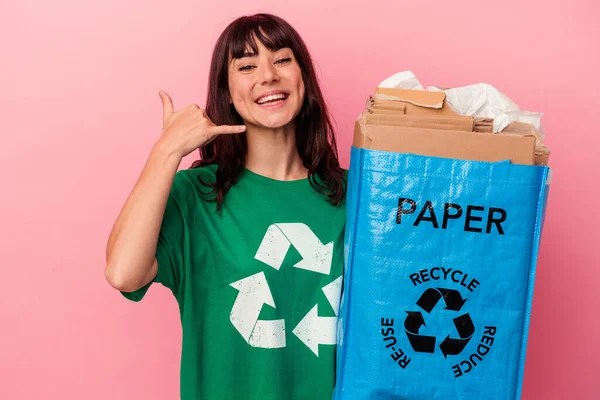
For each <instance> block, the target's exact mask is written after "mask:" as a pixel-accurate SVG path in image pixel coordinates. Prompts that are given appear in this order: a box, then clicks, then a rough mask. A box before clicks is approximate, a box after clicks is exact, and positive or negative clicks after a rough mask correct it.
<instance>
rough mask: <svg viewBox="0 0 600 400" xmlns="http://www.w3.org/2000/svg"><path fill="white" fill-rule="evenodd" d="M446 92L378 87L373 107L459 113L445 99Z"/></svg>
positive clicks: (446, 113) (444, 113)
mask: <svg viewBox="0 0 600 400" xmlns="http://www.w3.org/2000/svg"><path fill="white" fill-rule="evenodd" d="M445 98H446V94H445V93H444V92H428V91H424V90H409V89H390V88H381V87H378V88H376V89H375V96H374V97H373V100H372V103H373V104H372V108H373V109H378V108H385V109H392V108H393V107H403V108H404V114H406V115H458V114H457V113H456V112H455V111H454V110H453V109H452V108H451V107H450V106H449V105H448V104H447V102H446V101H445Z"/></svg>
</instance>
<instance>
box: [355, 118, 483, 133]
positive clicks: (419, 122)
mask: <svg viewBox="0 0 600 400" xmlns="http://www.w3.org/2000/svg"><path fill="white" fill-rule="evenodd" d="M365 121H366V123H367V124H370V125H392V126H405V127H409V128H411V127H412V128H426V129H448V130H457V131H465V132H472V131H473V117H463V116H455V115H440V116H420V117H417V116H414V115H402V114H366V115H365Z"/></svg>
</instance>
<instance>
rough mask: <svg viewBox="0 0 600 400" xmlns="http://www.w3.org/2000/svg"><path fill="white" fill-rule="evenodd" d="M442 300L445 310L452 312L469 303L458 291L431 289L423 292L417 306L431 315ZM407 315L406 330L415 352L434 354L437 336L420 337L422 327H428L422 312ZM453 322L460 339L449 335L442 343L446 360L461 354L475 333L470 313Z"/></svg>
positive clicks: (441, 346)
mask: <svg viewBox="0 0 600 400" xmlns="http://www.w3.org/2000/svg"><path fill="white" fill-rule="evenodd" d="M441 298H444V302H445V303H446V307H444V309H445V310H451V311H460V310H461V308H462V306H463V305H464V304H465V302H466V301H467V299H463V298H462V296H461V295H460V292H459V291H457V290H454V289H443V288H435V289H434V288H429V289H426V290H425V291H424V292H423V294H422V295H421V297H419V300H417V306H419V307H420V308H421V309H422V310H423V311H425V312H426V313H428V314H429V313H430V312H431V311H432V310H433V309H434V308H435V306H436V305H437V303H438V302H439V301H440V299H441ZM406 313H407V316H406V320H405V321H404V329H405V331H406V336H407V337H408V341H409V342H410V345H411V346H412V348H413V350H414V351H416V352H420V353H434V352H435V342H436V338H435V336H425V335H419V329H420V328H421V326H426V325H425V319H424V318H423V314H422V313H421V311H407V312H406ZM452 321H453V322H454V326H455V327H456V331H457V332H458V336H459V337H458V338H451V337H450V335H448V336H446V338H445V339H444V340H443V341H442V343H441V344H440V346H439V347H440V350H441V351H442V354H443V355H444V358H447V356H448V355H458V354H460V353H461V352H462V351H463V350H464V348H465V346H466V345H467V344H468V343H469V340H471V337H472V336H473V333H474V332H475V326H474V325H473V321H471V317H470V316H469V313H465V314H462V315H460V316H458V317H456V318H453V319H452Z"/></svg>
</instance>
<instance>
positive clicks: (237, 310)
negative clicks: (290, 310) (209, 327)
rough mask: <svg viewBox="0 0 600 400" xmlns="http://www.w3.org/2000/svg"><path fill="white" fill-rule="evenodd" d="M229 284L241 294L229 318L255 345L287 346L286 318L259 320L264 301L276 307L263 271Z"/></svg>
mask: <svg viewBox="0 0 600 400" xmlns="http://www.w3.org/2000/svg"><path fill="white" fill-rule="evenodd" d="M230 286H232V287H234V288H236V289H237V290H239V293H238V295H237V297H236V299H235V303H234V304H233V308H232V309H231V313H230V314H229V320H230V321H231V323H232V324H233V326H235V328H236V329H237V331H238V332H239V333H240V334H241V335H242V337H243V338H244V340H245V341H246V342H247V343H248V344H249V345H251V346H252V347H262V348H269V349H274V348H281V347H285V320H283V319H278V320H272V321H263V320H259V319H258V317H259V315H260V311H261V310H262V307H263V304H268V305H269V306H271V307H273V308H275V301H274V300H273V296H272V295H271V290H270V289H269V284H268V283H267V279H266V278H265V273H264V272H259V273H258V274H254V275H251V276H248V277H246V278H244V279H240V280H239V281H236V282H233V283H231V284H230Z"/></svg>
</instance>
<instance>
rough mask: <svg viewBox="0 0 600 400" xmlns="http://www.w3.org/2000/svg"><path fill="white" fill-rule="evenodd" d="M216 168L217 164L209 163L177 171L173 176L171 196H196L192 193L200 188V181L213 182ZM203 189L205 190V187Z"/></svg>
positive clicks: (183, 197) (192, 197)
mask: <svg viewBox="0 0 600 400" xmlns="http://www.w3.org/2000/svg"><path fill="white" fill-rule="evenodd" d="M216 170H217V166H216V165H214V164H210V165H205V166H201V167H193V168H188V169H181V170H179V171H177V173H176V174H175V178H173V185H172V187H171V196H173V197H176V198H179V199H188V200H190V199H194V198H196V196H195V195H194V193H195V192H196V191H198V190H200V189H202V188H201V186H203V185H202V183H206V184H211V183H214V182H215V172H216ZM203 191H206V189H204V190H203Z"/></svg>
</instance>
